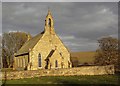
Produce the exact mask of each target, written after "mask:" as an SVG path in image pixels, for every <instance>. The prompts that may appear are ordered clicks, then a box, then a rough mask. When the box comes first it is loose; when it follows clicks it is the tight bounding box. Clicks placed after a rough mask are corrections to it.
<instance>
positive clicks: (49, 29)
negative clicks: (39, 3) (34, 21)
mask: <svg viewBox="0 0 120 86" xmlns="http://www.w3.org/2000/svg"><path fill="white" fill-rule="evenodd" d="M45 32H46V33H48V34H55V32H54V21H53V17H52V13H51V11H50V10H48V14H47V16H46V19H45Z"/></svg>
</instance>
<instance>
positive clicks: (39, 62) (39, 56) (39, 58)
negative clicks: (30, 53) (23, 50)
mask: <svg viewBox="0 0 120 86" xmlns="http://www.w3.org/2000/svg"><path fill="white" fill-rule="evenodd" d="M41 63H42V62H41V54H40V53H39V55H38V67H42V64H41Z"/></svg>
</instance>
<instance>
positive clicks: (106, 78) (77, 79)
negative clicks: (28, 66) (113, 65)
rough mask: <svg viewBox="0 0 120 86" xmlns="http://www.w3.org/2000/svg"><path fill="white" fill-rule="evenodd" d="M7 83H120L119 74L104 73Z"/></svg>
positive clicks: (46, 77)
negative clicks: (119, 80) (101, 74)
mask: <svg viewBox="0 0 120 86" xmlns="http://www.w3.org/2000/svg"><path fill="white" fill-rule="evenodd" d="M119 77H120V76H119ZM3 82H4V81H3ZM6 84H55V85H56V86H57V84H112V85H118V84H119V83H118V75H103V76H44V77H34V78H26V79H19V80H7V81H6Z"/></svg>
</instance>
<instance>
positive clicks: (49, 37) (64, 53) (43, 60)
mask: <svg viewBox="0 0 120 86" xmlns="http://www.w3.org/2000/svg"><path fill="white" fill-rule="evenodd" d="M71 67H72V63H71V60H70V52H69V51H68V49H67V48H66V47H65V45H64V44H63V42H62V41H61V39H60V38H59V37H58V36H57V34H56V33H55V30H54V21H53V17H52V14H51V12H50V10H48V14H47V16H46V19H45V27H44V31H43V32H41V33H39V34H38V35H36V36H35V37H33V38H31V39H29V40H27V41H26V42H25V44H24V45H23V46H22V47H21V48H20V50H19V51H18V52H17V53H15V54H14V70H38V69H58V68H71Z"/></svg>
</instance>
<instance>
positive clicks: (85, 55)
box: [71, 52, 95, 66]
mask: <svg viewBox="0 0 120 86" xmlns="http://www.w3.org/2000/svg"><path fill="white" fill-rule="evenodd" d="M94 56H95V52H71V61H72V63H73V65H74V66H77V65H78V64H84V63H88V64H93V63H94V60H95V58H94Z"/></svg>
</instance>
